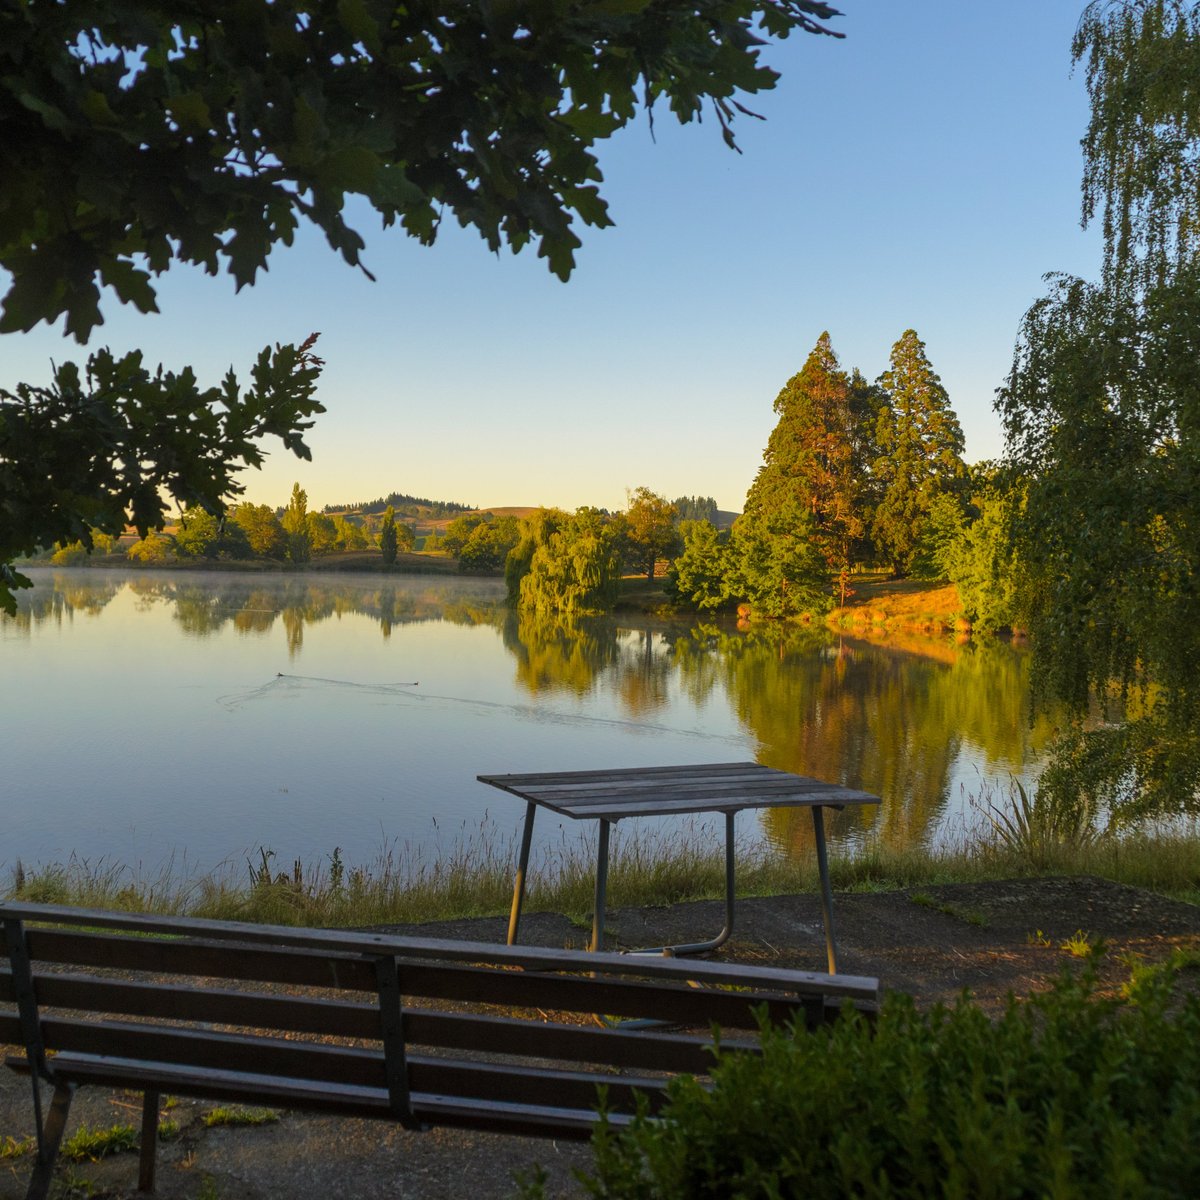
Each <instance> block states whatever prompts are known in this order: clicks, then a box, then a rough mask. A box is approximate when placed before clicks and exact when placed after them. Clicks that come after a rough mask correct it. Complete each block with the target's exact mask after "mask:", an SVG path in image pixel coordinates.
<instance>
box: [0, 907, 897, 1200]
mask: <svg viewBox="0 0 1200 1200" xmlns="http://www.w3.org/2000/svg"><path fill="white" fill-rule="evenodd" d="M0 933H2V939H3V940H2V942H0V945H2V947H3V950H4V953H5V955H6V956H7V959H8V968H7V969H3V970H0V1045H12V1046H23V1047H24V1053H23V1054H18V1055H10V1056H9V1058H8V1060H7V1061H8V1065H9V1066H11V1067H13V1068H14V1069H17V1070H24V1071H27V1072H29V1073H31V1075H32V1079H33V1099H34V1107H35V1124H36V1128H37V1140H38V1146H37V1158H36V1162H35V1166H34V1170H33V1175H32V1179H31V1181H30V1185H29V1192H28V1195H29V1196H30V1197H44V1196H45V1195H46V1194H47V1191H48V1189H49V1187H50V1182H51V1174H52V1171H53V1168H54V1162H55V1158H56V1156H57V1153H58V1147H59V1144H60V1142H61V1140H62V1136H63V1131H64V1128H65V1125H66V1120H67V1114H68V1110H69V1108H70V1104H71V1099H72V1096H73V1094H74V1092H75V1089H76V1088H78V1087H80V1086H82V1085H85V1084H98V1085H103V1086H107V1087H113V1088H127V1089H133V1090H135V1091H138V1092H142V1093H143V1095H144V1102H143V1117H142V1135H141V1167H140V1175H139V1188H140V1189H141V1190H144V1191H153V1189H154V1166H155V1147H156V1141H157V1129H158V1114H159V1104H160V1099H161V1097H162V1096H163V1095H164V1094H167V1093H170V1094H178V1095H186V1096H194V1097H201V1098H208V1099H213V1100H225V1101H233V1102H238V1103H247V1104H262V1105H271V1106H277V1107H282V1108H289V1109H297V1110H306V1111H314V1112H324V1113H336V1114H342V1115H346V1116H357V1117H380V1118H384V1119H388V1120H394V1121H398V1122H399V1123H400V1124H401V1125H403V1126H405V1127H406V1128H411V1129H419V1128H427V1127H429V1126H433V1125H455V1126H463V1127H468V1128H471V1129H482V1130H494V1131H500V1132H505V1133H519V1134H532V1135H541V1136H552V1137H560V1138H561V1137H565V1138H587V1137H588V1136H590V1134H591V1131H592V1127H593V1125H594V1122H595V1121H596V1120H597V1117H598V1114H599V1107H600V1102H599V1100H598V1087H599V1086H600V1085H603V1088H604V1103H605V1105H606V1107H607V1109H608V1110H609V1111H610V1113H611V1119H612V1120H613V1121H614V1122H617V1123H625V1122H627V1121H628V1120H629V1119H630V1117H631V1115H632V1113H633V1111H634V1109H635V1106H636V1096H637V1095H638V1094H639V1093H641V1094H645V1095H646V1096H647V1097H648V1099H649V1101H650V1104H651V1107H652V1109H653V1107H654V1105H655V1104H656V1103H658V1102H660V1101H661V1099H662V1097H663V1095H664V1089H665V1087H666V1083H667V1081H668V1079H669V1078H670V1076H671V1074H673V1073H676V1072H691V1073H703V1072H705V1071H707V1069H708V1068H709V1066H710V1065H711V1063H712V1055H711V1053H710V1047H711V1045H712V1041H713V1030H714V1029H720V1030H721V1031H722V1044H723V1045H731V1046H744V1047H745V1048H747V1049H752V1048H753V1047H754V1039H753V1038H747V1037H746V1036H745V1031H747V1030H754V1029H756V1028H757V1016H756V1013H757V1012H758V1011H759V1010H760V1006H762V1007H764V1008H765V1011H766V1013H767V1015H768V1017H769V1019H770V1020H772V1021H775V1022H785V1021H792V1020H802V1021H804V1022H806V1023H807V1024H808V1025H810V1026H811V1025H814V1024H817V1023H820V1022H823V1021H826V1020H829V1019H831V1018H832V1016H833V1015H834V1014H835V1013H836V1012H837V1011H838V1009H840V1007H841V1006H842V1005H843V1004H844V1003H845V1002H846V1001H847V1000H848V1001H850V1002H851V1003H853V1004H855V1005H856V1006H858V1007H860V1008H863V1009H866V1010H871V1009H873V1007H874V1005H875V1002H876V999H877V993H878V985H877V982H876V981H875V980H873V979H865V978H858V977H852V976H845V975H835V976H831V975H823V974H816V973H811V972H804V971H786V970H779V969H775V968H759V967H752V966H738V965H730V964H726V963H719V962H696V961H690V962H682V961H677V960H675V959H672V958H665V957H640V956H635V955H620V954H606V953H601V954H591V953H585V952H583V951H578V950H550V949H541V948H537V947H528V946H500V945H491V944H483V943H478V942H456V941H440V940H434V939H425V938H412V937H395V936H388V935H382V934H372V933H361V932H355V931H350V930H345V931H343V930H319V929H294V928H287V927H280V926H261V925H247V924H236V923H233V922H222V921H205V920H197V919H193V918H164V917H150V916H135V915H130V914H124V913H113V912H101V911H94V910H88V909H76V908H66V907H60V906H54V905H38V904H23V903H16V902H10V903H5V904H0ZM430 1001H433V1002H435V1004H436V1005H437V1007H431V1006H430V1003H429V1002H430ZM595 1013H603V1014H608V1015H610V1016H614V1017H627V1018H656V1019H657V1020H659V1021H662V1022H668V1023H670V1024H669V1026H667V1025H658V1026H655V1027H653V1028H633V1027H631V1026H632V1025H633V1024H634V1023H633V1022H631V1023H630V1025H629V1026H620V1025H617V1026H616V1027H609V1028H605V1027H600V1025H599V1023H598V1022H596V1021H595V1020H594V1018H593V1017H592V1016H591V1014H595ZM689 1028H690V1029H692V1030H696V1029H699V1030H701V1031H703V1032H699V1033H697V1032H685V1031H683V1030H686V1029H689ZM725 1030H733V1031H734V1036H733V1037H732V1038H725V1037H724V1033H723V1031H725ZM738 1031H741V1036H740V1037H739V1036H738ZM39 1080H44V1081H46V1082H48V1083H49V1084H50V1085H51V1086H52V1087H53V1089H54V1092H53V1099H52V1101H51V1103H50V1106H49V1111H48V1113H47V1114H45V1115H43V1113H42V1101H41V1089H40V1087H39V1082H38V1081H39Z"/></svg>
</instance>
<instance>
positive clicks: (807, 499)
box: [745, 333, 865, 569]
mask: <svg viewBox="0 0 1200 1200" xmlns="http://www.w3.org/2000/svg"><path fill="white" fill-rule="evenodd" d="M775 411H776V412H777V413H778V414H779V421H778V423H777V424H776V426H775V428H774V430H772V432H771V438H770V440H769V441H768V443H767V448H766V450H765V451H764V452H763V465H762V466H761V467H760V468H759V471H758V475H757V476H756V477H755V480H754V482H753V484H751V486H750V491H749V492H748V493H747V494H746V507H745V511H746V514H747V515H748V516H752V517H754V518H755V519H756V520H758V521H759V523H760V524H761V523H762V522H766V521H768V520H772V519H773V518H774V517H775V515H776V514H778V513H780V512H782V511H784V510H785V509H789V508H792V507H794V506H799V507H800V508H801V509H803V510H804V511H806V512H807V513H808V514H809V515H810V517H811V528H812V536H813V537H814V539H815V540H816V542H817V545H818V546H819V548H820V550H821V553H822V555H823V557H824V559H825V562H826V563H827V565H828V566H829V567H830V568H831V569H837V568H841V567H843V566H845V565H847V564H848V562H849V560H850V555H851V551H852V547H853V545H854V541H855V539H856V538H858V537H860V536H861V535H862V533H863V530H864V527H865V523H864V521H863V518H862V514H861V512H860V507H859V496H858V488H857V485H856V481H855V476H854V453H853V444H854V433H853V418H852V411H851V390H850V379H849V376H847V374H846V372H845V371H843V370H842V369H841V366H840V364H839V363H838V358H837V355H836V354H835V353H834V351H833V346H832V345H831V343H830V340H829V334H828V333H822V334H821V336H820V338H819V339H818V340H817V344H816V346H814V347H813V350H812V353H811V354H809V356H808V358H807V360H806V361H805V363H804V366H803V367H801V369H800V371H799V372H798V373H797V374H795V375H793V376H792V378H791V379H789V380H788V381H787V383H786V384H784V387H783V390H782V391H781V392H780V393H779V395H778V396H777V397H776V398H775Z"/></svg>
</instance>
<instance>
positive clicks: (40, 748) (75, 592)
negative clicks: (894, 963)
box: [0, 570, 1050, 872]
mask: <svg viewBox="0 0 1200 1200" xmlns="http://www.w3.org/2000/svg"><path fill="white" fill-rule="evenodd" d="M32 575H33V577H34V578H35V582H36V587H35V588H34V589H33V590H32V591H27V592H24V593H22V594H21V596H20V611H19V613H18V615H17V617H16V618H8V617H0V674H2V676H3V689H2V692H0V695H2V696H3V701H2V703H3V708H4V712H3V720H2V721H0V739H3V743H4V744H3V747H2V753H0V761H2V762H3V767H2V772H0V789H2V791H0V804H3V808H4V838H3V842H2V843H0V869H9V870H11V869H12V868H13V867H15V864H16V862H17V860H18V859H19V860H21V861H22V862H24V863H25V864H26V865H27V866H28V865H33V864H38V863H47V862H62V861H66V860H67V859H69V858H70V857H71V856H72V855H75V856H77V857H83V858H87V859H88V860H89V861H90V862H100V861H106V862H119V863H124V864H129V865H133V866H135V867H140V868H141V869H142V870H143V871H148V872H154V871H157V870H159V869H161V867H162V866H163V865H165V864H167V863H173V864H174V867H175V868H176V869H177V870H178V869H180V868H186V869H189V870H190V869H205V870H207V869H211V868H213V867H216V866H217V865H218V864H221V863H226V864H228V863H234V864H239V865H240V864H241V863H243V862H244V860H245V859H247V858H251V857H254V858H256V857H257V856H258V854H259V850H260V848H262V847H266V848H270V849H272V850H273V851H274V852H275V854H276V856H277V860H278V861H279V862H281V863H284V864H290V863H291V862H292V861H293V860H294V859H297V858H298V859H300V860H301V861H302V862H305V863H316V862H320V861H327V859H328V856H329V854H330V853H331V852H332V850H333V848H334V847H335V846H336V847H338V848H339V849H340V851H341V854H342V857H343V859H344V860H345V861H347V862H350V863H355V862H370V861H372V860H373V859H375V858H376V857H377V856H378V855H379V853H380V852H381V851H383V850H386V849H387V848H389V847H392V848H397V847H399V848H403V849H404V850H405V851H407V852H408V853H410V854H416V855H422V856H424V857H425V858H426V859H428V858H429V857H431V856H432V855H435V854H437V853H439V852H444V851H445V850H446V849H447V847H449V846H452V845H453V843H454V842H455V841H456V840H458V839H461V838H463V837H466V838H468V839H469V838H472V837H476V836H478V835H479V833H480V831H485V832H486V836H489V837H494V838H499V839H500V840H501V841H504V840H506V839H508V838H510V837H511V836H512V834H513V832H514V830H515V829H516V827H517V825H518V822H519V820H520V818H521V816H522V814H523V806H522V805H521V803H520V801H518V800H516V799H515V798H513V797H511V796H507V795H505V794H504V793H501V792H497V791H495V790H494V789H490V788H488V787H485V786H484V785H482V784H480V783H478V782H476V779H475V777H476V775H478V774H491V773H497V772H508V771H535V770H547V771H549V770H573V769H587V768H599V767H610V766H643V765H654V764H665V763H695V762H710V761H735V760H742V759H755V760H757V761H759V762H762V763H765V764H767V765H769V766H774V767H779V768H782V769H785V770H791V771H797V772H800V773H802V774H807V775H813V776H817V777H819V778H822V779H826V780H831V781H836V782H839V783H844V784H848V785H852V786H855V787H862V788H865V789H867V790H869V791H872V792H876V793H878V794H880V795H882V796H883V798H884V803H883V805H882V806H881V808H880V809H878V810H874V809H861V810H849V809H848V810H846V811H845V812H843V813H841V814H837V815H836V816H835V817H834V818H833V819H832V823H831V828H832V831H833V833H834V836H835V838H836V839H839V840H840V841H842V842H843V843H846V842H849V843H861V842H862V840H863V839H865V838H868V837H876V838H880V839H883V840H884V841H885V842H887V843H888V844H890V845H893V846H904V845H910V844H914V843H937V842H939V841H946V840H952V839H954V838H957V837H961V836H963V835H964V832H965V831H967V830H969V829H970V828H971V827H972V825H973V823H974V822H977V821H978V820H979V819H980V818H979V813H978V806H977V804H972V803H971V798H972V797H975V798H978V797H979V796H980V794H981V793H986V792H987V791H988V789H990V788H996V787H999V788H1001V789H1004V788H1007V787H1008V786H1009V784H1010V781H1011V780H1012V779H1013V778H1021V779H1027V778H1028V777H1029V776H1030V774H1031V773H1033V772H1034V771H1035V769H1036V763H1037V761H1038V756H1039V754H1040V752H1041V751H1042V749H1043V748H1044V745H1045V742H1046V740H1047V738H1048V735H1049V732H1050V731H1049V728H1048V724H1047V723H1046V722H1044V721H1043V722H1042V723H1040V724H1036V725H1033V726H1031V725H1030V723H1029V720H1028V715H1027V674H1028V670H1027V668H1028V664H1027V658H1026V656H1025V655H1024V654H1023V653H1021V652H1020V651H1019V650H1015V649H1013V648H1012V647H1010V646H1008V645H1005V644H995V643H987V644H984V643H973V644H969V645H965V646H959V645H955V644H954V643H952V642H950V641H930V642H928V643H922V644H917V645H915V646H907V647H903V648H901V647H897V646H894V645H893V646H887V645H873V644H868V643H865V642H861V641H855V640H852V639H849V638H843V637H838V636H836V635H834V634H831V633H829V632H827V631H824V630H809V629H801V628H781V627H778V626H768V627H764V628H761V629H753V630H748V631H744V632H739V631H738V630H736V629H735V628H733V627H732V626H731V625H717V624H710V625H703V624H699V623H697V622H689V621H682V622H678V623H667V622H663V621H652V620H650V619H648V618H642V617H630V618H626V617H618V618H616V619H613V620H595V621H587V622H577V623H575V624H567V623H563V622H560V621H555V620H550V619H546V618H538V617H525V616H517V615H515V614H512V613H510V612H508V611H507V610H506V609H505V608H504V606H503V592H502V585H501V584H500V583H499V582H498V581H494V580H487V579H457V578H446V577H440V576H411V577H399V576H394V575H391V576H382V575H379V576H372V575H353V576H340V577H339V576H333V575H330V574H322V573H311V574H289V575H260V574H223V573H211V572H184V571H174V572H161V573H150V572H147V573H144V574H134V573H126V572H109V571H102V570H75V571H70V570H59V571H48V570H45V571H34V572H32ZM739 822H740V823H739V835H740V836H741V837H742V838H744V839H747V840H754V839H758V838H765V839H767V840H768V841H769V842H770V843H771V844H772V845H774V846H776V847H778V848H779V850H780V852H784V853H788V852H793V853H808V852H809V851H810V848H811V833H810V830H811V825H810V823H809V821H808V820H807V816H806V814H804V813H797V812H795V811H791V812H789V811H775V812H762V813H744V814H742V816H741V817H740V818H739ZM567 824H568V825H570V822H567ZM692 824H693V827H694V825H695V822H694V821H693V822H692ZM701 824H702V825H703V820H702V819H701ZM713 827H714V837H715V824H714V826H713ZM663 828H664V827H659V829H658V832H659V833H661V832H662V831H663ZM665 828H666V830H667V832H668V834H669V833H670V831H671V828H672V827H670V826H666V827H665ZM581 833H582V831H581V830H580V829H578V828H569V829H564V828H563V823H562V822H560V821H558V820H557V819H556V818H552V819H543V820H541V821H540V822H539V828H538V844H539V846H540V847H542V848H545V847H547V846H550V845H553V844H556V843H561V841H562V839H563V838H564V836H566V837H571V838H574V837H576V836H578V835H580V834H581ZM239 869H240V867H239Z"/></svg>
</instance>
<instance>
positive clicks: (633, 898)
mask: <svg viewBox="0 0 1200 1200" xmlns="http://www.w3.org/2000/svg"><path fill="white" fill-rule="evenodd" d="M1013 804H1014V808H1013V810H1012V812H1011V813H1009V814H1008V815H1007V816H1008V822H1009V823H1008V825H1006V824H1005V823H1004V821H1002V820H999V818H997V819H996V821H995V822H994V824H993V827H992V828H990V829H988V828H979V827H977V828H976V831H975V832H973V833H970V834H966V835H964V836H963V837H962V838H960V839H959V841H958V843H957V844H956V845H953V846H949V847H944V848H940V849H938V848H934V849H929V848H904V849H896V848H893V847H890V846H888V845H887V844H885V843H884V842H882V841H879V840H876V841H869V842H867V843H866V844H865V845H863V846H861V847H858V848H856V849H855V850H854V851H853V852H848V853H843V854H834V855H832V856H831V858H830V875H831V878H832V882H833V886H834V888H835V889H836V890H838V891H860V892H861V891H868V892H869V891H888V890H894V889H898V888H913V887H926V886H931V885H937V884H945V883H962V882H977V881H984V880H989V879H1006V878H1014V877H1022V876H1026V877H1028V876H1039V875H1042V876H1048V875H1097V876H1101V877H1103V878H1107V879H1111V880H1114V881H1116V882H1119V883H1125V884H1130V885H1132V886H1136V887H1143V888H1147V889H1149V890H1152V891H1156V892H1159V893H1162V894H1164V895H1167V896H1171V897H1174V898H1177V899H1181V900H1186V901H1190V902H1192V903H1200V837H1197V836H1196V835H1194V834H1184V833H1157V834H1154V833H1146V834H1140V835H1128V836H1125V837H1122V838H1113V837H1097V836H1092V835H1088V836H1079V837H1067V836H1058V837H1051V836H1047V835H1046V834H1045V831H1044V830H1042V829H1039V828H1037V827H1036V825H1035V827H1034V829H1033V836H1025V835H1024V834H1023V833H1022V830H1025V831H1026V833H1028V829H1027V826H1028V817H1029V814H1028V812H1027V811H1026V810H1025V809H1023V808H1022V807H1021V805H1020V797H1019V796H1014V800H1013ZM1023 822H1024V824H1023ZM515 860H516V850H515V846H514V844H513V839H512V838H509V837H502V836H500V835H499V834H498V833H497V831H496V830H495V828H494V827H492V826H490V825H488V824H487V823H485V824H484V825H483V826H481V827H480V828H479V829H478V830H475V831H473V832H468V831H465V830H464V831H460V833H459V834H458V836H456V837H455V838H454V839H453V841H452V842H450V843H449V844H448V845H441V846H439V847H438V848H437V850H436V852H435V853H434V854H433V856H432V857H426V856H425V854H424V852H422V851H420V850H414V849H413V848H412V847H410V846H395V845H393V846H388V847H385V848H384V849H382V850H381V851H380V852H379V853H378V854H377V855H376V857H375V859H374V860H373V861H371V862H368V863H363V864H354V865H351V864H347V863H346V862H344V861H343V859H342V856H341V852H340V850H339V849H337V848H334V850H333V851H332V852H331V853H330V854H329V855H327V856H326V857H324V858H323V859H321V860H319V861H314V862H309V863H303V862H301V861H300V860H298V859H297V860H295V861H294V862H293V863H292V864H291V866H290V867H287V866H285V865H283V864H280V863H279V862H278V860H277V857H276V855H275V854H274V853H273V852H272V851H270V850H268V849H265V848H263V849H260V850H258V851H256V852H255V853H254V854H253V855H252V856H250V857H249V858H248V859H245V860H242V861H239V862H236V863H234V862H228V863H225V864H223V865H222V866H221V867H220V868H218V869H217V870H215V871H212V872H208V873H204V874H194V873H184V872H181V871H178V870H176V869H175V867H174V866H173V865H172V864H169V865H168V866H166V867H164V868H163V869H162V870H160V871H158V872H157V873H154V874H149V875H147V874H144V873H143V872H141V871H139V870H137V869H135V868H132V867H129V866H127V865H124V864H121V863H117V862H114V861H111V860H108V859H101V860H98V861H92V860H89V859H86V858H82V857H78V856H73V857H72V858H70V859H69V860H68V861H67V862H66V863H56V864H50V865H46V866H39V867H37V868H36V869H33V870H29V871H26V870H25V869H23V868H22V867H21V866H20V864H18V865H17V867H16V869H15V870H14V872H13V874H12V876H11V878H10V880H9V881H8V883H7V885H3V886H0V894H3V896H4V897H5V898H9V899H23V900H30V901H41V902H46V903H57V904H76V905H82V906H85V907H90V908H107V909H119V910H125V911H132V912H158V913H164V914H168V915H176V916H196V917H209V918H214V919H218V920H237V921H254V922H263V923H269V924H278V925H326V926H370V925H395V924H420V923H423V922H428V921H436V920H447V919H456V918H464V917H477V916H495V915H502V914H504V913H506V912H507V911H508V907H509V904H510V902H511V899H512V883H513V870H514V864H515ZM737 860H738V863H737V884H738V893H739V895H742V896H768V895H780V894H789V893H802V892H812V891H815V890H816V889H817V887H818V877H817V867H816V863H815V861H814V860H813V858H812V857H811V856H805V857H803V858H799V859H788V858H785V857H784V856H782V855H781V854H779V853H778V852H777V851H775V850H773V849H772V848H770V847H769V846H767V845H764V844H761V843H749V842H744V843H743V844H742V845H740V846H739V847H738V854H737ZM610 864H611V865H610V873H609V892H608V895H609V903H610V905H612V906H614V907H619V906H623V905H630V906H650V905H663V904H676V903H681V902H685V901H691V900H704V899H717V898H720V897H722V896H723V895H724V888H725V868H724V853H723V847H722V845H721V838H720V837H719V836H717V834H716V833H715V831H714V830H713V829H712V828H710V827H708V826H706V825H704V824H699V825H696V826H693V827H692V828H691V829H690V831H685V832H684V833H683V834H682V835H680V834H679V833H677V832H672V833H670V834H665V833H662V832H657V831H655V830H645V829H641V830H639V829H637V828H636V827H634V828H633V829H632V830H631V831H629V832H626V831H625V830H622V829H620V827H618V830H617V832H616V833H615V834H614V837H613V843H612V852H611V856H610ZM594 871H595V842H594V841H592V840H588V839H587V838H575V837H568V836H567V834H566V833H564V834H563V835H562V837H561V839H560V841H559V843H558V844H557V845H555V846H552V847H551V848H550V849H549V850H548V851H546V852H545V853H543V854H542V856H541V858H540V860H539V861H536V862H535V863H534V865H533V869H532V870H531V872H530V879H529V886H528V890H527V895H526V901H525V911H526V912H537V911H544V912H557V913H563V914H565V915H567V916H568V917H570V918H572V919H573V920H576V921H578V922H579V923H581V924H582V923H584V922H586V921H587V920H588V918H589V914H590V912H591V909H592V896H593V880H594Z"/></svg>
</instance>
